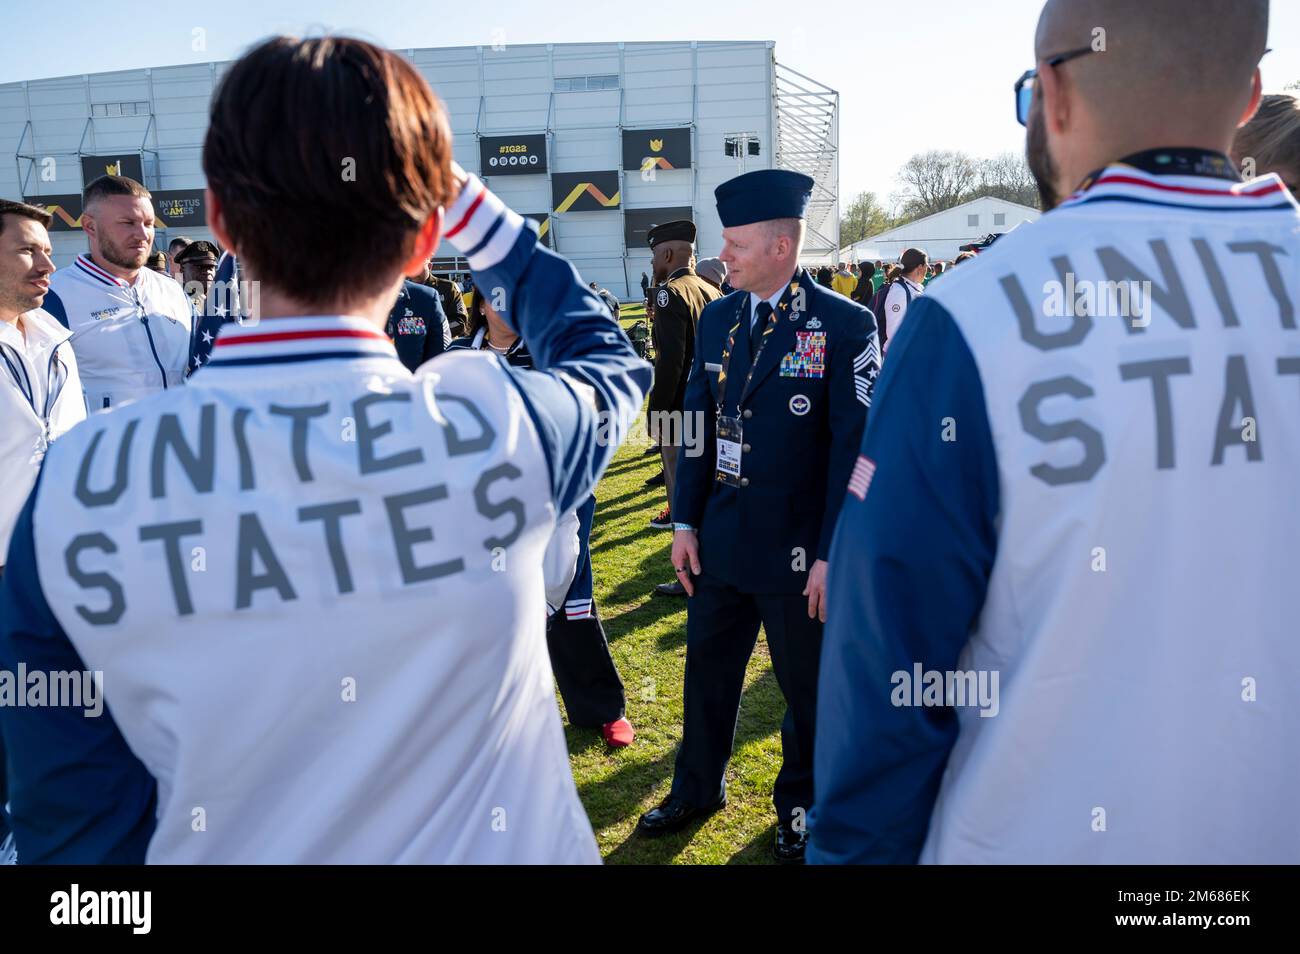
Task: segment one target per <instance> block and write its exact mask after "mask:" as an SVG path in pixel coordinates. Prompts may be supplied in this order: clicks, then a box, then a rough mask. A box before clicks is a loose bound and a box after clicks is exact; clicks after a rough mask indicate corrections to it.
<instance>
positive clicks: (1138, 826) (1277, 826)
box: [808, 0, 1300, 864]
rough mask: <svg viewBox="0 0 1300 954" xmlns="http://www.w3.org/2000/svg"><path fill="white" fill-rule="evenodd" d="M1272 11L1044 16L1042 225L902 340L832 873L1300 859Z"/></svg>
mask: <svg viewBox="0 0 1300 954" xmlns="http://www.w3.org/2000/svg"><path fill="white" fill-rule="evenodd" d="M1267 34H1268V3H1267V0H1197V2H1196V3H1187V2H1184V0H1143V2H1141V3H1136V2H1132V0H1052V2H1049V3H1048V4H1047V7H1046V9H1045V10H1044V11H1043V15H1042V19H1041V21H1040V22H1039V26H1038V32H1037V35H1036V39H1035V60H1036V65H1035V68H1034V69H1032V70H1030V71H1029V72H1027V73H1025V74H1024V76H1022V77H1021V78H1020V81H1019V82H1018V83H1017V84H1016V106H1017V114H1018V117H1019V118H1020V120H1021V122H1024V123H1026V124H1027V126H1028V152H1029V161H1030V167H1031V169H1032V170H1033V172H1034V175H1035V177H1036V178H1037V179H1038V182H1039V186H1040V189H1041V190H1042V194H1043V204H1044V209H1045V210H1046V214H1045V215H1044V216H1043V217H1042V219H1041V220H1040V221H1038V222H1037V223H1034V224H1032V225H1027V226H1024V227H1022V228H1019V229H1016V230H1015V231H1014V232H1011V233H1008V234H1007V235H1005V236H1003V237H1002V238H1001V239H1000V240H999V241H998V243H997V245H995V246H993V247H992V248H990V249H988V250H987V251H985V252H983V253H982V254H981V255H980V256H979V258H978V259H977V260H975V261H974V262H972V263H971V264H968V265H967V266H966V267H965V268H962V269H959V270H958V271H956V272H955V273H954V274H953V275H952V276H951V277H949V278H945V279H944V280H943V281H942V282H939V283H937V284H936V285H934V286H932V288H931V289H930V290H929V292H928V294H926V295H925V297H923V298H919V299H917V301H916V302H915V303H914V305H913V307H912V308H911V309H910V310H909V311H908V317H907V321H906V323H905V324H903V325H902V326H901V328H900V329H899V332H898V337H897V338H896V339H894V340H892V341H891V342H890V345H891V347H890V359H889V361H888V362H887V363H886V365H885V371H884V373H883V374H882V376H881V378H880V381H879V384H878V387H877V391H876V400H875V404H874V406H873V409H872V414H871V420H870V426H869V427H868V428H867V433H866V435H865V437H864V440H863V447H862V453H861V456H860V457H859V459H858V464H857V467H856V468H855V469H854V475H853V479H852V480H850V482H849V488H848V491H849V492H848V498H847V500H846V502H845V504H844V507H843V508H842V510H841V515H840V521H839V525H838V527H837V529H836V534H835V540H834V543H833V544H832V547H831V554H830V560H829V563H830V567H831V573H830V578H829V581H828V592H829V611H828V613H827V619H828V622H827V624H826V632H825V643H824V649H823V653H822V660H821V679H820V685H819V689H818V699H819V705H818V710H817V729H818V731H817V738H816V746H815V753H816V756H815V758H816V761H815V765H814V779H815V800H814V808H813V813H812V822H811V844H810V846H809V850H808V859H809V860H810V861H815V862H822V863H841V862H893V863H912V862H916V861H918V860H919V861H922V862H937V863H966V864H990V863H1072V864H1077V863H1122V864H1130V863H1287V862H1289V863H1295V862H1297V861H1300V815H1298V814H1297V812H1296V811H1295V806H1294V804H1293V802H1294V793H1295V792H1296V791H1297V789H1300V762H1297V760H1296V758H1295V753H1296V752H1297V751H1300V708H1298V707H1296V706H1295V705H1292V704H1289V702H1288V701H1287V700H1286V698H1285V696H1284V694H1285V693H1287V692H1290V687H1291V686H1292V685H1293V684H1294V682H1295V674H1296V673H1297V672H1300V640H1297V639H1296V632H1295V622H1294V621H1295V619H1296V616H1297V613H1298V612H1300V599H1298V598H1297V596H1296V595H1295V594H1296V587H1295V584H1294V558H1293V555H1294V552H1295V541H1296V539H1297V537H1298V536H1300V504H1298V503H1297V497H1296V494H1295V474H1296V473H1297V472H1300V388H1298V387H1297V385H1300V380H1298V379H1300V322H1298V321H1297V315H1296V302H1297V299H1298V298H1300V269H1298V268H1297V264H1296V263H1297V261H1300V207H1298V206H1297V205H1296V202H1295V200H1294V199H1293V198H1292V197H1291V196H1290V194H1289V193H1288V192H1287V191H1286V189H1285V187H1284V186H1283V184H1282V182H1281V180H1279V179H1278V178H1277V177H1276V176H1273V175H1269V176H1263V177H1260V178H1257V179H1253V180H1251V181H1250V182H1243V181H1242V180H1241V177H1240V176H1239V175H1238V174H1237V170H1236V169H1235V168H1234V166H1233V164H1232V161H1231V160H1230V159H1229V158H1228V151H1229V149H1230V147H1231V144H1232V142H1233V136H1234V133H1235V131H1236V130H1237V128H1238V127H1239V126H1241V125H1242V124H1244V123H1246V122H1247V121H1249V120H1250V118H1251V116H1252V114H1253V113H1254V111H1255V108H1256V105H1257V104H1258V102H1259V99H1260V91H1261V80H1260V73H1259V69H1258V63H1259V60H1260V58H1261V56H1262V55H1263V53H1264V51H1265V42H1266V39H1267Z"/></svg>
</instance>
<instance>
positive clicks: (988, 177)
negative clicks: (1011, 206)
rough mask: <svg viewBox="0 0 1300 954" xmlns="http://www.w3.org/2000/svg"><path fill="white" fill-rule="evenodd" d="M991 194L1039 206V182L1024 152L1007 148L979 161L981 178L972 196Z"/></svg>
mask: <svg viewBox="0 0 1300 954" xmlns="http://www.w3.org/2000/svg"><path fill="white" fill-rule="evenodd" d="M986 195H991V196H994V197H996V198H999V199H1006V200H1007V201H1008V202H1017V203H1019V204H1020V205H1027V206H1029V207H1030V208H1034V209H1036V208H1038V202H1039V193H1038V185H1037V183H1035V182H1034V176H1033V173H1031V172H1030V171H1029V164H1028V163H1026V162H1025V159H1024V157H1023V156H1019V155H1017V154H1016V153H1014V152H1004V153H1002V154H1001V155H1000V156H994V157H993V158H992V159H984V160H981V161H980V163H979V182H978V184H977V185H976V187H975V190H974V192H973V194H972V195H971V196H970V198H978V197H980V196H986Z"/></svg>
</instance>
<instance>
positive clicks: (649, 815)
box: [636, 795, 727, 838]
mask: <svg viewBox="0 0 1300 954" xmlns="http://www.w3.org/2000/svg"><path fill="white" fill-rule="evenodd" d="M726 804H727V796H726V795H723V796H722V798H720V799H719V800H718V801H717V802H715V803H714V804H713V805H710V806H709V807H708V808H696V807H695V806H694V805H691V804H690V803H689V802H685V801H683V800H682V799H680V798H678V797H677V796H676V795H669V796H668V797H667V798H665V799H664V800H663V802H662V803H661V804H660V805H659V807H658V808H652V809H650V811H648V812H646V813H645V814H644V815H642V816H641V820H640V821H638V822H637V823H636V830H637V831H639V832H640V833H641V834H643V835H649V836H650V837H652V838H653V837H655V836H656V835H667V834H669V833H670V832H674V831H681V830H682V829H683V828H685V827H686V826H687V825H689V824H690V823H691V822H693V821H694V820H695V819H697V818H707V817H708V816H709V815H712V814H713V813H714V812H716V811H717V810H718V809H720V808H724V807H725V806H726Z"/></svg>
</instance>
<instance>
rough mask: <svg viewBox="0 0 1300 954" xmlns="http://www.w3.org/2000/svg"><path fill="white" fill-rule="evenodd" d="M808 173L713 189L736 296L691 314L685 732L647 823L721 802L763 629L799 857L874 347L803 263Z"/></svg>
mask: <svg viewBox="0 0 1300 954" xmlns="http://www.w3.org/2000/svg"><path fill="white" fill-rule="evenodd" d="M812 185H813V181H812V179H810V178H808V177H807V176H804V175H800V174H798V173H793V172H787V171H783V170H763V171H759V172H752V173H748V174H746V175H742V176H739V177H738V178H735V179H732V180H730V181H729V182H725V183H723V184H722V185H721V186H719V187H718V189H717V191H716V196H717V203H718V213H719V216H720V218H721V220H722V225H723V232H722V235H723V239H724V243H725V244H724V246H723V251H722V255H721V258H722V260H723V261H724V262H726V264H727V268H728V278H729V279H730V281H731V283H732V284H733V285H734V287H735V288H736V289H738V290H737V291H735V292H733V293H732V294H730V295H727V296H726V297H725V298H721V299H718V300H717V301H714V302H712V303H711V304H709V305H708V306H707V307H706V308H705V309H704V311H703V312H702V313H701V315H700V321H699V328H698V331H697V338H696V345H695V357H694V361H693V364H692V367H691V373H690V379H689V381H688V383H687V386H686V399H685V413H686V415H687V416H688V418H689V419H691V420H692V421H693V423H694V425H695V426H697V427H699V428H700V429H701V431H702V433H703V435H704V439H703V441H702V443H701V445H700V448H701V450H702V453H697V454H695V455H694V456H692V454H691V452H690V450H688V451H687V452H685V453H683V454H682V456H681V459H680V461H679V463H678V468H677V494H676V498H675V499H674V501H673V517H674V521H675V523H674V534H673V567H674V569H675V570H676V571H677V577H678V579H679V580H681V581H682V583H683V585H684V586H685V587H686V590H687V593H688V594H689V596H690V600H689V603H688V610H687V637H686V638H687V648H686V686H685V712H684V726H683V738H682V744H681V748H680V750H679V751H678V755H677V766H676V771H675V774H674V778H673V787H672V792H671V794H670V795H669V796H668V798H667V799H666V800H665V801H664V802H663V804H661V805H660V806H659V807H658V808H655V809H653V810H652V811H649V812H647V813H646V814H645V815H643V816H642V817H641V821H640V824H639V829H640V830H641V831H642V832H643V833H645V834H648V835H657V834H662V833H665V832H670V831H676V830H678V829H680V828H682V827H683V826H685V825H686V824H687V823H689V822H690V821H691V820H692V819H694V818H697V817H700V816H702V815H706V814H708V813H710V812H712V811H714V810H716V809H718V808H721V807H722V806H723V805H724V804H725V803H726V789H725V782H724V778H723V775H724V772H725V771H726V766H727V760H728V758H729V757H730V755H731V747H732V742H733V739H734V736H735V728H736V715H737V713H738V711H739V706H740V693H741V688H742V686H743V683H744V678H745V667H746V665H747V664H748V662H749V657H750V655H751V653H752V652H753V650H754V644H755V641H756V640H757V638H758V629H759V625H760V623H761V624H762V626H763V629H764V631H765V632H766V634H767V641H768V646H769V648H770V650H771V653H772V666H773V669H774V670H775V672H776V678H777V682H778V683H779V684H780V686H781V691H782V693H783V694H784V695H785V699H786V702H787V704H788V706H789V708H788V710H787V711H786V715H785V720H784V722H783V724H782V728H781V742H782V754H783V764H782V768H781V772H780V774H779V775H778V776H777V780H776V790H775V793H774V801H775V803H776V811H777V817H778V825H777V833H776V844H775V847H774V853H775V855H776V857H777V859H778V860H779V861H795V862H797V861H800V860H802V858H803V850H804V843H805V839H806V835H805V826H804V819H805V817H806V815H807V812H808V810H809V808H810V807H811V805H812V792H813V788H812V747H813V734H814V726H813V717H814V714H815V711H816V706H817V698H816V690H817V666H818V660H819V656H820V650H821V633H822V623H823V622H824V621H825V619H826V612H825V602H824V601H825V586H826V556H827V553H828V551H829V549H830V540H831V531H832V530H833V529H834V527H835V520H836V517H837V516H838V514H839V509H840V504H841V502H842V501H843V499H844V494H845V487H846V485H847V483H848V480H849V475H850V472H851V470H852V467H853V462H854V460H855V458H856V456H857V448H858V446H859V445H860V442H861V437H862V431H863V428H864V425H865V422H866V413H867V408H868V406H869V405H870V403H871V391H872V387H873V386H874V382H875V378H876V375H877V373H878V372H879V366H880V355H879V348H878V345H877V341H876V330H875V329H876V326H875V320H874V319H873V317H872V315H871V312H869V311H868V310H867V309H865V308H863V307H862V306H860V305H857V304H855V303H853V302H851V301H849V299H847V298H845V297H843V296H842V295H838V294H835V293H834V292H832V291H831V290H829V289H827V288H822V287H819V286H818V285H817V284H816V283H815V282H814V281H813V279H812V277H811V276H810V275H809V274H808V273H807V272H806V271H804V270H803V269H800V268H799V267H798V261H799V251H800V249H801V247H802V244H803V235H804V223H803V214H804V209H805V208H806V206H807V203H808V198H809V195H810V193H811V190H812Z"/></svg>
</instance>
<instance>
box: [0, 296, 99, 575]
mask: <svg viewBox="0 0 1300 954" xmlns="http://www.w3.org/2000/svg"><path fill="white" fill-rule="evenodd" d="M22 321H23V323H24V325H25V326H26V340H24V335H23V332H21V331H19V330H18V329H17V328H16V327H14V326H13V325H11V324H9V323H8V322H0V488H3V492H0V566H4V565H5V554H6V553H8V552H9V536H10V534H12V533H13V529H14V521H15V520H17V519H18V512H19V511H20V510H21V509H22V507H23V504H24V503H26V502H27V495H28V493H30V492H31V489H32V484H34V483H35V482H36V474H37V472H38V471H39V470H40V468H41V461H42V460H43V459H44V458H45V449H46V448H47V447H48V446H49V443H50V441H52V440H54V439H55V438H56V437H58V436H59V435H60V434H63V433H64V432H66V431H67V430H69V429H70V428H71V427H72V426H73V425H74V424H77V423H79V422H81V421H84V420H85V419H86V401H85V397H84V395H82V393H81V377H80V375H79V374H78V373H77V359H76V357H75V356H74V355H73V353H72V345H70V344H69V343H68V341H69V339H70V338H71V337H72V335H71V334H70V333H69V332H68V331H67V329H65V328H64V327H63V326H62V325H60V324H59V323H58V322H57V321H55V320H54V319H53V318H52V317H51V316H50V315H49V314H47V313H46V312H44V311H42V310H41V309H39V308H36V309H33V310H32V311H29V312H27V313H26V314H24V315H23V316H22Z"/></svg>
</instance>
